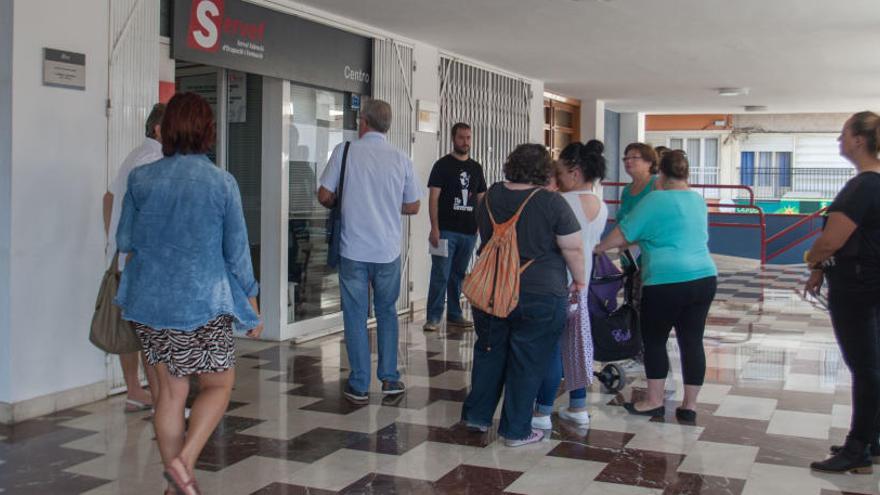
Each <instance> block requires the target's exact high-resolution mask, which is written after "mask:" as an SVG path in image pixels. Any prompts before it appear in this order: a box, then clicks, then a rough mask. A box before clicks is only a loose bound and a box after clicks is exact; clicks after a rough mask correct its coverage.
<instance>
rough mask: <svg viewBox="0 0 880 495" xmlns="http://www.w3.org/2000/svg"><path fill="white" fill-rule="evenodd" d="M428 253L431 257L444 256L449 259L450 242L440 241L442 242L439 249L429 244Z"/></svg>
mask: <svg viewBox="0 0 880 495" xmlns="http://www.w3.org/2000/svg"><path fill="white" fill-rule="evenodd" d="M428 253H429V254H430V255H431V256H442V257H444V258H447V257H449V241H448V240H446V239H440V242H438V243H437V247H434V246H432V245H431V243H430V242H429V243H428Z"/></svg>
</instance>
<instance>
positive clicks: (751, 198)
mask: <svg viewBox="0 0 880 495" xmlns="http://www.w3.org/2000/svg"><path fill="white" fill-rule="evenodd" d="M602 185H603V186H607V187H623V186H628V185H629V182H603V183H602ZM688 187H690V188H691V189H739V190H741V191H746V192H747V193H749V204H750V205H754V204H755V191H754V190H752V188H751V187H750V186H741V185H738V184H688ZM725 206H726V205H725Z"/></svg>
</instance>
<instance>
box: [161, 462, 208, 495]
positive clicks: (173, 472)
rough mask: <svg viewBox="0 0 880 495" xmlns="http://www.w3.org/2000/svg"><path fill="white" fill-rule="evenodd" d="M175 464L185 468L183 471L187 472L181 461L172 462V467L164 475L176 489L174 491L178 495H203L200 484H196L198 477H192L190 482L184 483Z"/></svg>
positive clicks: (167, 468) (166, 469)
mask: <svg viewBox="0 0 880 495" xmlns="http://www.w3.org/2000/svg"><path fill="white" fill-rule="evenodd" d="M175 463H177V464H179V465H180V466H181V467H183V470H184V471H186V466H185V465H184V464H183V461H181V460H180V459H174V460H173V461H171V465H169V466H168V467H166V468H165V471H164V472H163V473H162V474H163V475H164V476H165V479H166V480H168V482H169V483H171V486H173V487H174V490H176V491H177V494H178V495H201V494H202V492H201V490H199V484H198V483H196V477H195V476H192V477H191V478H190V479H189V481H184V479H183V477H182V476H181V475H180V472H179V470H178V469H176V467H175V465H174V464H175Z"/></svg>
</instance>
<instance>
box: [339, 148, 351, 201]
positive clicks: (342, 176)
mask: <svg viewBox="0 0 880 495" xmlns="http://www.w3.org/2000/svg"><path fill="white" fill-rule="evenodd" d="M350 144H351V141H346V142H345V147H344V148H343V149H342V170H341V171H340V172H339V187H337V188H336V207H337V208H341V207H342V186H343V185H344V184H345V164H346V162H347V161H348V146H349V145H350Z"/></svg>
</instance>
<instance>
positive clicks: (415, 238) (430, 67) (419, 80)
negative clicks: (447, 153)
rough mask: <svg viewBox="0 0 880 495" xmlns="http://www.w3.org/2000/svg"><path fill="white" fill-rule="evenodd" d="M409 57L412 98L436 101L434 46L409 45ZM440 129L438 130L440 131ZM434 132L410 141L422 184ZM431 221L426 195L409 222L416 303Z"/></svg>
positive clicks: (435, 145) (422, 292)
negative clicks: (413, 63) (411, 48)
mask: <svg viewBox="0 0 880 495" xmlns="http://www.w3.org/2000/svg"><path fill="white" fill-rule="evenodd" d="M413 60H414V61H415V63H416V71H415V73H414V74H413V99H415V100H426V101H432V102H435V103H438V104H439V103H440V78H439V77H438V75H437V74H438V73H437V67H438V66H439V65H440V52H439V51H438V50H437V48H435V47H433V46H430V45H425V44H421V43H415V44H414V45H413ZM441 132H442V130H441ZM439 145H440V143H439V140H438V137H437V133H433V132H431V133H428V132H416V142H415V143H414V144H413V165H414V166H415V169H416V176H417V177H418V178H419V180H420V181H421V183H422V184H427V183H428V175H430V173H431V167H433V166H434V162H435V161H436V160H437V158H438V157H439V156H440V149H439ZM430 231H431V222H430V219H429V218H428V198H424V199H423V200H422V208H421V211H420V212H419V214H418V215H416V216H414V217H412V221H411V223H410V256H411V257H410V279H411V281H412V283H413V291H412V293H411V294H410V300H411V301H413V302H416V303H417V306H423V305H424V304H418V302H419V301H422V302H423V300H424V299H425V298H426V297H427V296H428V280H429V278H430V272H431V257H430V256H428V254H427V245H428V233H429V232H430Z"/></svg>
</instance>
